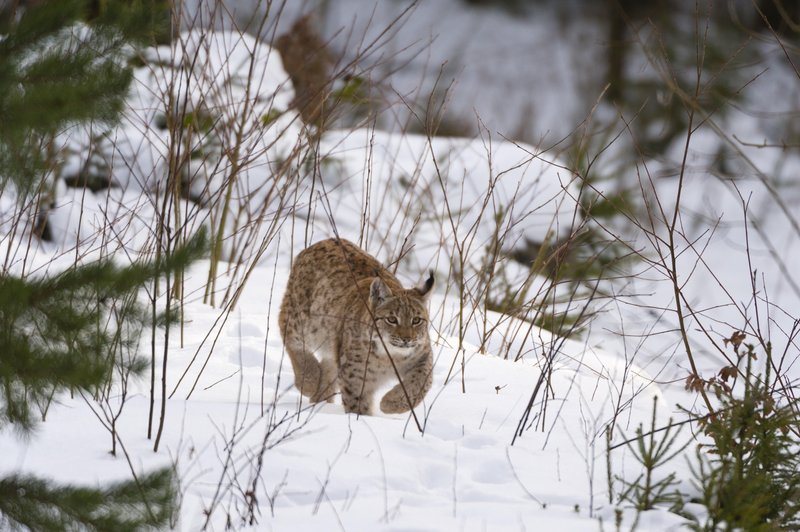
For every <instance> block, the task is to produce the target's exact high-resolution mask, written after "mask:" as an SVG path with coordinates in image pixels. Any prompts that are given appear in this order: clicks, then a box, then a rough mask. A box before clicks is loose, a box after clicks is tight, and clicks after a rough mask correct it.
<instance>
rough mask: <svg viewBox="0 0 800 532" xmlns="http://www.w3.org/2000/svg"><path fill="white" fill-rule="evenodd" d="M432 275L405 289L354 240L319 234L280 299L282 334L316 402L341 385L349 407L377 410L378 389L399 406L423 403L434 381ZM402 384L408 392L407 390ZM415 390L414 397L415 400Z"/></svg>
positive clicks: (305, 390)
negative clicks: (429, 302)
mask: <svg viewBox="0 0 800 532" xmlns="http://www.w3.org/2000/svg"><path fill="white" fill-rule="evenodd" d="M432 287H433V275H431V276H430V277H429V278H428V279H427V280H426V281H425V282H424V283H423V284H422V285H421V286H419V287H417V288H411V289H404V288H403V287H402V285H401V284H400V282H399V281H398V280H397V278H395V276H394V275H392V273H391V272H390V271H389V270H387V269H386V268H384V267H383V266H382V265H381V264H380V263H379V262H378V261H377V260H375V259H374V258H373V257H371V256H370V255H368V254H367V253H366V252H364V251H363V250H361V249H360V248H359V247H358V246H356V245H355V244H353V243H351V242H348V241H347V240H341V239H329V240H324V241H322V242H318V243H316V244H314V245H312V246H310V247H308V248H307V249H305V250H303V251H302V252H300V253H299V254H298V255H297V257H295V259H294V263H293V264H292V271H291V274H290V275H289V282H288V285H287V287H286V292H285V294H284V296H283V301H282V303H281V311H280V316H279V325H280V329H281V336H282V337H283V343H284V346H285V348H286V352H287V353H288V354H289V358H290V359H291V361H292V367H293V369H294V375H295V385H296V386H297V387H298V388H299V389H300V392H301V393H302V394H303V395H304V396H306V397H308V398H309V399H310V400H311V401H313V402H318V401H323V400H326V401H332V399H333V397H334V396H335V394H336V393H337V391H338V392H340V393H341V397H342V404H343V405H344V409H345V411H346V412H355V413H357V414H363V415H370V414H372V411H373V410H372V409H373V402H374V395H375V393H376V392H377V391H378V389H379V388H381V386H382V385H384V384H385V383H387V382H389V381H392V380H394V381H395V382H397V373H396V372H395V370H394V368H393V367H392V361H393V362H394V365H395V366H396V368H397V372H398V373H399V375H400V378H401V380H402V385H401V384H400V382H398V383H397V384H396V385H395V386H394V387H393V388H391V389H390V390H389V391H388V392H387V393H386V395H384V396H383V398H382V399H381V402H380V409H381V411H383V412H385V413H387V414H392V413H401V412H407V411H408V410H409V409H411V408H414V407H416V406H417V405H418V404H419V403H420V401H422V399H423V397H425V394H426V393H427V391H428V390H429V389H430V387H431V373H432V368H433V356H432V351H431V343H430V338H429V336H428V325H429V324H428V320H429V317H428V308H427V299H428V295H429V294H430V291H431V288H432ZM403 386H405V390H406V392H407V393H408V398H407V397H406V393H404V392H403ZM409 398H410V404H409Z"/></svg>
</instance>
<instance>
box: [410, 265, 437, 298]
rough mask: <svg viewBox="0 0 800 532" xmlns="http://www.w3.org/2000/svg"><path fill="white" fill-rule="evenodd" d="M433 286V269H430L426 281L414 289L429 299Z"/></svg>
mask: <svg viewBox="0 0 800 532" xmlns="http://www.w3.org/2000/svg"><path fill="white" fill-rule="evenodd" d="M431 288H433V270H429V271H428V278H427V279H426V280H425V282H424V283H422V284H421V285H419V286H418V287H416V288H414V291H415V292H416V293H417V294H419V295H420V296H422V297H423V298H425V299H428V296H429V295H430V293H431Z"/></svg>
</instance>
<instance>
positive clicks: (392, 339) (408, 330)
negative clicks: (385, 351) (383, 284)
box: [374, 296, 428, 351]
mask: <svg viewBox="0 0 800 532" xmlns="http://www.w3.org/2000/svg"><path fill="white" fill-rule="evenodd" d="M374 313H375V324H376V326H377V328H378V332H379V333H380V337H381V338H382V339H383V341H384V342H385V343H386V347H387V348H389V349H391V350H392V351H396V350H398V349H410V350H413V349H416V347H417V346H418V345H420V344H421V343H422V342H427V341H428V311H427V309H426V308H425V303H424V302H423V301H422V300H421V298H419V297H417V298H414V297H413V296H412V297H408V296H398V297H390V298H388V299H387V300H386V301H385V302H384V303H383V304H381V305H379V306H378V307H377V308H375V311H374Z"/></svg>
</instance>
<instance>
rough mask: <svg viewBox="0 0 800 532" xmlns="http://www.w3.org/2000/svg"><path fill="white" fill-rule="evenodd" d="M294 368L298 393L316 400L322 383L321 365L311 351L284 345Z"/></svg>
mask: <svg viewBox="0 0 800 532" xmlns="http://www.w3.org/2000/svg"><path fill="white" fill-rule="evenodd" d="M285 347H286V352H287V353H288V354H289V359H290V360H291V361H292V369H293V370H294V385H295V386H296V387H297V389H298V390H300V393H301V394H302V395H304V396H306V397H308V398H310V399H311V400H312V401H314V402H317V401H318V400H319V399H318V397H319V392H320V388H321V384H322V367H321V366H320V363H319V361H318V360H317V359H316V358H315V357H314V355H312V354H311V353H309V352H307V351H305V350H304V349H303V348H302V347H298V346H295V345H291V346H290V345H288V344H286V345H285Z"/></svg>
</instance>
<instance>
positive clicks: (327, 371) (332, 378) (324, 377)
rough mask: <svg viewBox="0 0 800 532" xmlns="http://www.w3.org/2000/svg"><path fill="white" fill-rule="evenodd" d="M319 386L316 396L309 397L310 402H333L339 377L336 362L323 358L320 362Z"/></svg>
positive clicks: (337, 389)
mask: <svg viewBox="0 0 800 532" xmlns="http://www.w3.org/2000/svg"><path fill="white" fill-rule="evenodd" d="M319 366H320V381H319V382H320V386H319V388H318V390H317V394H316V395H315V396H312V397H311V400H312V401H314V402H315V403H316V402H319V401H327V402H329V403H332V402H333V398H334V397H335V396H336V393H337V392H338V391H339V382H338V381H339V377H338V375H337V369H336V361H335V360H332V359H329V358H323V359H322V362H320V365H319Z"/></svg>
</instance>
